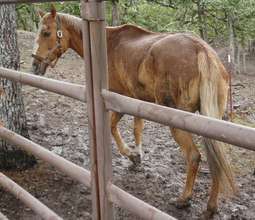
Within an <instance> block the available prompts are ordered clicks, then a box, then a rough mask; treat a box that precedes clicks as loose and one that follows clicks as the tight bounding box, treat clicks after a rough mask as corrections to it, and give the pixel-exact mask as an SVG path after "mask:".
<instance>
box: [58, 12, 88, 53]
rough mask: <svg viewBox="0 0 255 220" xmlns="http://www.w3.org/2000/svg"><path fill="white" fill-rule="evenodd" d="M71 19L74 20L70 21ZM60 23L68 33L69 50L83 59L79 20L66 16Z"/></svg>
mask: <svg viewBox="0 0 255 220" xmlns="http://www.w3.org/2000/svg"><path fill="white" fill-rule="evenodd" d="M70 19H71V20H70ZM72 19H74V21H72ZM77 19H78V18H77ZM62 22H63V24H64V25H65V28H66V29H67V31H68V33H69V39H70V40H69V48H71V49H73V50H74V51H76V52H77V53H78V54H79V55H80V56H81V57H83V44H82V27H81V25H80V22H79V20H76V19H75V18H74V17H71V16H70V17H68V16H67V15H63V17H62Z"/></svg>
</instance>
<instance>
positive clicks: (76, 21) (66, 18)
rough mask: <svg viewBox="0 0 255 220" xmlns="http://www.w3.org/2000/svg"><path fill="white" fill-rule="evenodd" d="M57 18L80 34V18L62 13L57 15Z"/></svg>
mask: <svg viewBox="0 0 255 220" xmlns="http://www.w3.org/2000/svg"><path fill="white" fill-rule="evenodd" d="M58 16H59V17H60V20H61V22H63V23H65V24H66V25H67V26H72V27H73V28H74V30H75V31H77V32H78V33H81V32H82V28H81V21H82V19H81V18H78V17H76V16H73V15H69V14H64V13H58Z"/></svg>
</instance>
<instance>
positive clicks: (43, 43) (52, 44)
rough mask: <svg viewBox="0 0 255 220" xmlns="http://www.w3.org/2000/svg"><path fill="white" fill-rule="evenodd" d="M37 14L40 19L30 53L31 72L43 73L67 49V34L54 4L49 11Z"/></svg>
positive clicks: (52, 65) (54, 63)
mask: <svg viewBox="0 0 255 220" xmlns="http://www.w3.org/2000/svg"><path fill="white" fill-rule="evenodd" d="M38 14H39V15H40V17H41V21H40V26H39V30H38V33H37V37H36V39H35V45H34V50H33V53H32V57H33V61H32V72H33V73H34V74H36V75H44V74H45V72H46V69H47V67H48V66H50V67H54V66H55V65H56V63H57V61H58V58H59V57H60V56H61V55H62V54H63V53H64V52H65V51H66V50H67V49H68V47H69V45H68V44H69V39H68V38H69V35H68V32H67V30H66V29H65V27H64V24H62V23H61V18H60V15H58V14H57V12H56V9H55V7H54V6H52V8H51V12H50V13H44V12H42V11H39V13H38Z"/></svg>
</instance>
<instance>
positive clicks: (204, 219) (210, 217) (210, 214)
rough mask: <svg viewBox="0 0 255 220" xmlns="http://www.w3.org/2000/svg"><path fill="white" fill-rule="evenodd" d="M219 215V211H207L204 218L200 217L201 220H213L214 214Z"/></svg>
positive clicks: (203, 214)
mask: <svg viewBox="0 0 255 220" xmlns="http://www.w3.org/2000/svg"><path fill="white" fill-rule="evenodd" d="M215 213H217V209H210V210H209V209H207V210H206V211H204V212H203V213H202V216H201V217H200V220H207V219H212V218H213V216H214V214H215Z"/></svg>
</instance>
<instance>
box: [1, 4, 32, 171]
mask: <svg viewBox="0 0 255 220" xmlns="http://www.w3.org/2000/svg"><path fill="white" fill-rule="evenodd" d="M0 66H3V67H5V68H12V69H15V70H17V69H19V50H18V45H17V32H16V12H15V5H2V4H0ZM0 88H2V89H3V92H2V95H1V96H0V121H1V123H2V124H3V126H5V127H6V128H8V129H10V130H12V131H14V132H16V133H18V134H21V135H22V136H24V137H26V138H28V137H29V135H28V130H27V126H26V116H25V109H24V103H23V99H22V96H21V84H19V83H15V82H12V81H9V80H6V79H3V78H0ZM35 162H36V161H35V158H34V157H33V156H32V155H29V154H27V153H26V152H24V151H22V150H20V149H17V148H16V147H15V146H13V145H11V144H9V143H7V142H5V141H4V140H2V139H0V169H24V168H27V167H30V166H32V165H33V164H35Z"/></svg>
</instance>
